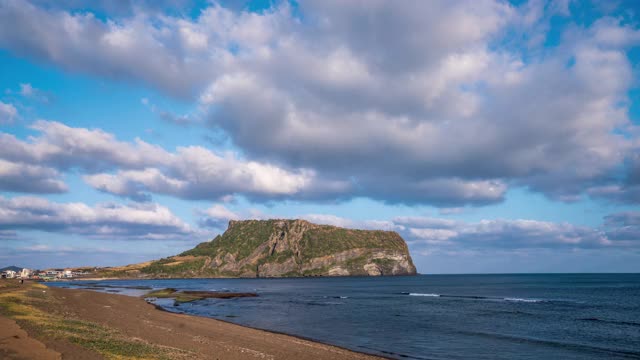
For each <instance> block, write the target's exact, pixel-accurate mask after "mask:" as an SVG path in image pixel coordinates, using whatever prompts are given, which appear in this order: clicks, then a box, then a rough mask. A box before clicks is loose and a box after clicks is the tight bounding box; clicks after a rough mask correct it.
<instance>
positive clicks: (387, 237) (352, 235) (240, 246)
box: [131, 220, 416, 277]
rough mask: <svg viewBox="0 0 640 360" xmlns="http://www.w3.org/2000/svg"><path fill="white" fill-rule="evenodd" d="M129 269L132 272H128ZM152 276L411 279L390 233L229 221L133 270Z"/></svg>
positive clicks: (401, 247) (411, 270) (405, 256)
mask: <svg viewBox="0 0 640 360" xmlns="http://www.w3.org/2000/svg"><path fill="white" fill-rule="evenodd" d="M131 270H134V269H131ZM135 273H136V275H137V276H154V277H283V276H356V275H370V276H386V275H415V274H416V268H415V266H414V265H413V261H412V260H411V256H410V254H409V249H408V248H407V245H406V243H405V242H404V240H403V239H402V238H401V237H400V235H398V234H397V233H396V232H391V231H378V230H352V229H343V228H338V227H334V226H328V225H316V224H312V223H310V222H308V221H305V220H246V221H230V222H229V228H228V229H227V231H226V232H225V233H224V234H222V235H219V236H217V237H216V238H215V239H213V240H212V241H209V242H205V243H201V244H199V245H198V246H196V247H195V248H193V249H191V250H189V251H185V252H184V253H182V254H180V255H178V256H175V257H171V258H167V259H162V260H158V261H156V262H152V263H150V264H146V266H144V267H140V268H137V269H135Z"/></svg>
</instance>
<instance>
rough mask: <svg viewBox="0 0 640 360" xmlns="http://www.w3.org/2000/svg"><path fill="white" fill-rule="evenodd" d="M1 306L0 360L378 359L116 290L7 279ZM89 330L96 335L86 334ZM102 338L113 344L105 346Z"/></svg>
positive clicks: (0, 288) (1, 296)
mask: <svg viewBox="0 0 640 360" xmlns="http://www.w3.org/2000/svg"><path fill="white" fill-rule="evenodd" d="M3 283H4V285H6V284H7V282H5V281H3ZM0 307H1V308H2V317H0V357H2V358H3V359H103V358H107V359H109V358H114V359H117V358H125V357H126V358H131V356H133V358H150V359H155V358H165V359H175V358H179V359H331V360H341V359H378V358H377V357H374V356H370V355H366V354H361V353H356V352H351V351H348V350H345V349H342V348H338V347H334V346H330V345H325V344H321V343H317V342H313V341H308V340H304V339H300V338H296V337H292V336H287V335H282V334H276V333H272V332H268V331H262V330H257V329H251V328H247V327H242V326H239V325H235V324H231V323H227V322H223V321H218V320H215V319H209V318H201V317H194V316H189V315H182V314H173V313H169V312H165V311H161V310H158V309H156V308H155V306H154V305H151V304H148V303H146V302H145V301H144V300H143V299H141V298H135V297H129V296H124V295H117V294H105V293H98V292H93V291H87V290H71V289H61V288H46V287H44V286H42V285H39V284H32V283H27V284H24V285H22V286H17V287H16V286H15V285H14V284H11V285H10V286H2V287H0ZM61 324H63V325H61ZM74 326H75V327H77V328H76V329H74ZM95 329H100V331H101V333H96V334H97V335H96V336H93V335H91V334H93V333H94V332H95V331H97V330H95ZM92 336H93V337H92ZM105 339H106V340H105ZM108 339H113V341H112V342H113V343H112V344H110V343H107V344H105V341H108ZM136 349H140V350H139V351H138V350H136Z"/></svg>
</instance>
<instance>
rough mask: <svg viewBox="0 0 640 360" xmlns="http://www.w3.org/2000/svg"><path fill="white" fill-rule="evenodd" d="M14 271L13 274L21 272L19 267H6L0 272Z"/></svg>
mask: <svg viewBox="0 0 640 360" xmlns="http://www.w3.org/2000/svg"><path fill="white" fill-rule="evenodd" d="M9 270H11V271H15V272H20V271H22V268H21V267H19V266H7V267H3V268H2V269H0V272H2V271H9Z"/></svg>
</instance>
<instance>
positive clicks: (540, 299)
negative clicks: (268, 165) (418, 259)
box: [49, 274, 640, 359]
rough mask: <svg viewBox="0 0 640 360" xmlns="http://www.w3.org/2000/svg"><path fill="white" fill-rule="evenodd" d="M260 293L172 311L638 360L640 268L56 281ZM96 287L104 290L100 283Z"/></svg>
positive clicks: (124, 289) (325, 334)
mask: <svg viewBox="0 0 640 360" xmlns="http://www.w3.org/2000/svg"><path fill="white" fill-rule="evenodd" d="M49 285H51V286H60V287H74V288H75V287H80V288H82V287H86V286H87V285H90V286H93V287H94V289H97V290H98V291H109V292H120V293H123V294H128V295H135V296H139V295H142V294H143V293H144V291H142V290H135V289H132V288H130V287H136V286H148V287H151V288H154V289H155V288H166V287H172V288H176V289H180V290H187V289H189V290H216V291H234V292H235V291H240V292H257V293H258V294H259V295H260V296H259V297H257V298H237V299H231V300H221V299H205V300H200V301H197V302H193V303H187V304H181V305H180V306H177V307H176V306H173V305H174V304H173V301H171V300H168V299H161V300H158V302H157V304H158V305H161V306H163V307H165V308H166V309H167V310H169V311H175V312H183V313H187V314H192V315H198V316H207V317H212V318H216V319H222V320H225V321H230V322H234V323H237V324H241V325H247V326H251V327H255V328H261V329H267V330H275V331H279V332H283V333H287V334H292V335H297V336H302V337H306V338H310V339H314V340H318V341H322V342H325V343H330V344H334V345H338V346H342V347H346V348H349V349H353V350H356V351H361V352H368V353H373V354H378V355H383V356H386V357H390V358H397V359H469V358H473V359H603V358H607V359H640V274H554V275H548V274H544V275H534V274H532V275H425V276H414V277H385V278H302V279H187V280H118V281H100V282H80V281H77V282H72V283H69V282H60V283H49ZM96 286H105V287H103V288H99V287H96Z"/></svg>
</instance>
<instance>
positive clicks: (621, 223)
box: [605, 211, 640, 245]
mask: <svg viewBox="0 0 640 360" xmlns="http://www.w3.org/2000/svg"><path fill="white" fill-rule="evenodd" d="M605 229H606V231H607V236H609V237H610V238H611V239H614V240H617V241H622V242H630V243H633V244H634V245H637V244H638V243H639V242H640V211H627V212H620V213H615V214H611V215H608V216H606V217H605Z"/></svg>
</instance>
